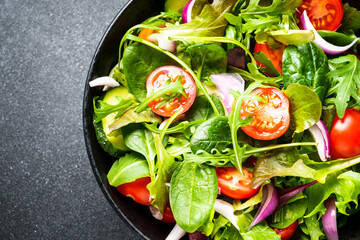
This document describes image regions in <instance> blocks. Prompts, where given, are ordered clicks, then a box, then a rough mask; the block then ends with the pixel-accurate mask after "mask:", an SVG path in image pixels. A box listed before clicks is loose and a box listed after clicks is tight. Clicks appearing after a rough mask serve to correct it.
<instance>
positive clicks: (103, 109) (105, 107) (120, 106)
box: [93, 96, 135, 123]
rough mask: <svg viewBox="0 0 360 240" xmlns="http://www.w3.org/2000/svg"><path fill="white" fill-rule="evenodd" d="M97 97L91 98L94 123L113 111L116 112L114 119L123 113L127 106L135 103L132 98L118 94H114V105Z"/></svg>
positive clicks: (129, 106)
mask: <svg viewBox="0 0 360 240" xmlns="http://www.w3.org/2000/svg"><path fill="white" fill-rule="evenodd" d="M98 99H99V97H94V99H93V105H94V113H95V116H94V121H95V123H98V122H100V121H101V120H102V119H103V118H104V117H106V116H107V115H109V114H111V113H115V112H116V113H117V114H116V116H115V119H116V118H119V117H120V116H121V115H123V113H124V112H125V111H127V110H128V109H129V108H131V107H132V106H134V105H135V104H134V102H133V100H131V99H125V98H122V97H119V96H116V99H117V100H118V103H117V104H114V105H113V104H109V103H106V102H104V101H103V100H98Z"/></svg>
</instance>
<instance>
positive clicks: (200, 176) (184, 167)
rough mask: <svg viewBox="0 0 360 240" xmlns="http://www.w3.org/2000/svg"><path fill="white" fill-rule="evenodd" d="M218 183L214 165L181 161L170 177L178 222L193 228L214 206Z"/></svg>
mask: <svg viewBox="0 0 360 240" xmlns="http://www.w3.org/2000/svg"><path fill="white" fill-rule="evenodd" d="M217 192H218V184H217V177H216V171H215V168H214V167H209V166H206V165H198V164H196V163H187V162H182V163H181V164H180V165H179V167H178V168H177V169H176V170H175V172H174V174H173V176H172V177H171V181H170V205H171V209H172V211H173V214H174V217H175V219H176V222H177V224H178V225H179V226H180V227H181V228H182V229H184V230H185V231H187V232H194V231H195V230H197V229H198V228H199V227H200V226H201V225H203V224H204V223H205V222H206V221H207V220H208V219H209V216H210V214H211V212H212V210H213V208H214V203H215V200H216V197H217Z"/></svg>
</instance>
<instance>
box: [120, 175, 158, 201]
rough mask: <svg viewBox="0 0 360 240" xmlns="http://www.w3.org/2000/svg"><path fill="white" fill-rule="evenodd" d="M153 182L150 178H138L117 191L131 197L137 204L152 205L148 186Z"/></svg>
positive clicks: (121, 186)
mask: <svg viewBox="0 0 360 240" xmlns="http://www.w3.org/2000/svg"><path fill="white" fill-rule="evenodd" d="M150 182H151V178H150V177H143V178H138V179H136V180H135V181H134V182H129V183H124V184H122V185H120V186H118V187H116V189H117V190H118V191H119V192H120V193H121V194H123V195H125V196H127V197H131V198H132V199H134V201H135V202H137V203H140V204H142V205H150V204H151V202H152V199H151V198H150V192H149V190H148V189H147V188H146V186H147V185H148V184H149V183H150Z"/></svg>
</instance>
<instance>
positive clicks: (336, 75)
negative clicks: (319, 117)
mask: <svg viewBox="0 0 360 240" xmlns="http://www.w3.org/2000/svg"><path fill="white" fill-rule="evenodd" d="M329 64H330V66H331V67H332V68H334V70H332V71H331V72H329V73H328V74H327V77H329V78H331V79H332V80H333V81H335V82H336V85H335V86H333V87H332V88H331V89H329V93H328V96H331V95H332V94H335V95H336V97H335V101H334V103H335V106H336V113H337V115H338V117H339V118H343V117H344V114H345V110H346V108H347V107H348V105H349V103H350V102H351V98H352V99H353V101H354V102H355V103H354V105H356V106H360V61H359V59H358V58H357V57H356V56H355V55H351V54H348V55H346V56H341V57H338V58H334V59H330V60H329ZM327 103H332V101H330V100H329V98H328V99H327Z"/></svg>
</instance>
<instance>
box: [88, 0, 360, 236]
mask: <svg viewBox="0 0 360 240" xmlns="http://www.w3.org/2000/svg"><path fill="white" fill-rule="evenodd" d="M155 14H157V15H155ZM359 29H360V11H359V10H358V9H356V8H354V7H352V6H350V5H349V4H348V3H343V2H341V1H340V0H272V1H268V0H246V1H245V0H212V1H208V0H191V1H188V0H186V1H184V0H167V1H166V3H165V6H164V11H163V12H161V13H154V16H152V17H150V18H148V19H147V20H145V21H144V22H142V23H141V24H139V25H136V26H133V27H131V28H130V29H129V30H128V31H127V32H126V34H125V35H124V36H123V38H122V40H121V42H120V46H119V52H118V57H119V58H118V59H119V60H118V63H117V64H116V65H115V66H114V67H113V69H112V70H111V72H110V73H109V75H108V76H104V77H100V78H97V79H94V80H93V81H91V82H90V86H91V87H99V88H103V90H104V93H103V94H102V95H101V96H97V97H95V98H94V99H93V107H94V119H93V123H94V128H95V131H96V135H97V139H98V142H99V144H100V145H101V147H102V148H103V149H104V151H106V152H107V153H108V154H109V160H108V161H114V163H113V165H112V167H111V169H110V171H109V172H108V175H107V177H108V181H109V184H110V185H111V186H114V187H116V188H117V189H118V190H119V192H120V193H121V194H124V195H126V196H129V197H132V198H133V199H134V200H135V201H136V202H138V203H139V204H143V205H147V206H149V210H150V212H151V214H152V215H153V216H154V217H155V218H156V219H158V220H160V221H163V222H167V223H173V224H174V229H173V230H172V231H171V233H170V234H169V236H168V238H167V239H180V238H182V237H183V236H184V235H185V234H188V236H189V238H190V239H219V240H220V239H231V240H234V239H246V240H247V239H249V240H250V239H259V240H260V239H282V240H284V239H290V238H291V239H326V238H327V239H338V231H337V228H338V227H341V226H343V225H345V224H346V221H347V217H348V216H349V215H350V214H355V213H356V212H357V211H358V210H359V205H358V201H359V194H360V164H359V163H360V112H359V109H360V61H359V56H358V55H357V54H358V53H357V46H358V43H359V41H358V40H359V39H358V38H357V36H356V34H357V33H358V32H359ZM154 221H156V220H154Z"/></svg>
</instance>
